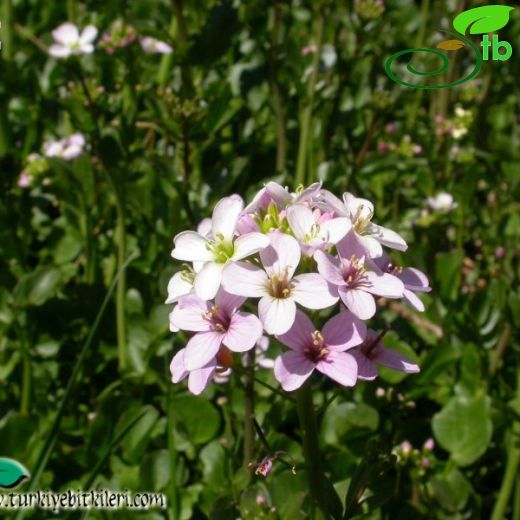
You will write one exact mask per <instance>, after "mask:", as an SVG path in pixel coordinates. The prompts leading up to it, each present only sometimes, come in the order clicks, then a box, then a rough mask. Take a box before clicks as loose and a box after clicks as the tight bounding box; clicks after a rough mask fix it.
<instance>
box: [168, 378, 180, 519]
mask: <svg viewBox="0 0 520 520" xmlns="http://www.w3.org/2000/svg"><path fill="white" fill-rule="evenodd" d="M172 397H173V385H171V384H170V385H169V387H168V453H169V460H170V468H169V469H170V482H169V493H168V506H169V510H170V515H169V517H170V518H171V520H179V518H180V517H179V504H178V502H179V500H178V495H177V488H178V485H177V447H176V445H175V407H174V404H173V399H172Z"/></svg>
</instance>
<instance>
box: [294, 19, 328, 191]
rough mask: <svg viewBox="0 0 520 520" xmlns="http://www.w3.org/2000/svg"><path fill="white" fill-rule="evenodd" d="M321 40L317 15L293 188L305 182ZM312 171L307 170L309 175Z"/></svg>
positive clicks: (320, 20) (319, 20)
mask: <svg viewBox="0 0 520 520" xmlns="http://www.w3.org/2000/svg"><path fill="white" fill-rule="evenodd" d="M322 40H323V16H319V17H318V20H317V22H316V51H315V53H314V57H313V61H312V73H311V78H310V81H309V85H308V90H307V98H306V100H305V106H304V108H303V110H302V114H301V117H300V141H299V144H298V159H297V162H296V177H295V179H294V184H295V188H296V187H298V186H299V185H300V184H305V169H306V165H307V157H308V154H307V148H308V146H309V135H310V131H311V126H312V108H313V107H312V105H313V100H314V91H315V89H316V82H317V80H318V72H319V68H320V56H321V44H322ZM311 174H312V172H309V177H310V176H311Z"/></svg>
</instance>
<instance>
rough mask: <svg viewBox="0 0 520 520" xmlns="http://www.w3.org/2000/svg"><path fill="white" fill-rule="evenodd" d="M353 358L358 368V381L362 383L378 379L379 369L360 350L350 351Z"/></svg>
mask: <svg viewBox="0 0 520 520" xmlns="http://www.w3.org/2000/svg"><path fill="white" fill-rule="evenodd" d="M349 354H350V355H351V356H354V359H355V360H356V362H357V366H358V379H361V380H362V381H373V380H374V379H375V378H376V377H377V367H376V366H375V365H374V363H372V361H370V359H368V358H367V357H366V356H365V355H364V354H363V353H362V352H360V351H359V350H358V349H352V350H351V351H349Z"/></svg>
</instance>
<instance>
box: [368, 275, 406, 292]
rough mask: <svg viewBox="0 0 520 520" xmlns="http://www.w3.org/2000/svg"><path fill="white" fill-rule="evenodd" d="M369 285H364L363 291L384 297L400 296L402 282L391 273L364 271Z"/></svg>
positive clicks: (402, 290) (402, 288)
mask: <svg viewBox="0 0 520 520" xmlns="http://www.w3.org/2000/svg"><path fill="white" fill-rule="evenodd" d="M366 277H367V280H368V281H369V285H367V286H366V287H364V289H365V291H367V292H370V293H372V294H376V295H378V296H384V297H385V298H402V296H403V293H404V284H403V282H401V280H399V278H397V276H393V275H391V274H386V273H385V274H377V273H373V272H370V273H366Z"/></svg>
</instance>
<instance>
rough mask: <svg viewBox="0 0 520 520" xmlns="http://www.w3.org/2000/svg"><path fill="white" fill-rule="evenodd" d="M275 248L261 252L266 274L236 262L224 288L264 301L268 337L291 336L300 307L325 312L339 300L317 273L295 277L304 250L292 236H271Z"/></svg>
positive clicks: (228, 270) (227, 273) (261, 307)
mask: <svg viewBox="0 0 520 520" xmlns="http://www.w3.org/2000/svg"><path fill="white" fill-rule="evenodd" d="M269 238H270V241H271V245H270V246H269V247H267V248H265V249H263V250H262V251H260V259H261V260H262V264H263V266H264V268H265V271H264V270H263V269H261V268H260V267H257V266H255V265H252V264H249V263H245V262H236V263H233V264H230V265H229V266H228V267H227V268H226V269H225V271H224V275H223V279H222V285H223V287H224V288H225V289H226V291H227V292H229V293H231V294H237V295H240V296H245V297H251V298H260V301H259V303H258V314H259V316H260V319H261V320H262V323H263V325H264V329H265V331H266V332H267V333H268V334H283V333H284V332H287V331H288V330H289V329H290V328H291V326H292V324H293V323H294V318H295V314H296V303H299V304H300V305H302V306H303V307H307V308H308V309H325V308H326V307H330V306H331V305H334V304H335V303H336V302H337V301H338V297H337V296H335V295H334V294H333V291H332V290H331V288H330V287H329V285H328V284H327V282H326V281H325V280H324V279H323V278H322V277H321V276H320V275H319V274H317V273H307V274H300V275H298V276H293V275H294V272H295V270H296V268H297V267H298V264H299V263H300V257H301V252H300V246H299V245H298V242H297V241H296V240H295V239H294V238H293V237H291V236H289V235H285V234H283V233H280V232H278V231H273V232H272V233H270V234H269Z"/></svg>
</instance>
